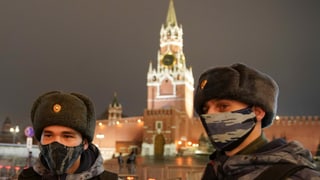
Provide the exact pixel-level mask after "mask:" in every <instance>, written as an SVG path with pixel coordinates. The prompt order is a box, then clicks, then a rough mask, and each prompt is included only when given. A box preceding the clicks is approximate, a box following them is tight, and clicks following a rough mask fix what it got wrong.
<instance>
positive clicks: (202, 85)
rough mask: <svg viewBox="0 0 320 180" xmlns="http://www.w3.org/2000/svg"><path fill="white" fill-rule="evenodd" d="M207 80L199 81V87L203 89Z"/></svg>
mask: <svg viewBox="0 0 320 180" xmlns="http://www.w3.org/2000/svg"><path fill="white" fill-rule="evenodd" d="M207 82H208V80H206V79H205V80H202V81H201V83H200V89H201V90H203V89H204V87H205V86H206V84H207Z"/></svg>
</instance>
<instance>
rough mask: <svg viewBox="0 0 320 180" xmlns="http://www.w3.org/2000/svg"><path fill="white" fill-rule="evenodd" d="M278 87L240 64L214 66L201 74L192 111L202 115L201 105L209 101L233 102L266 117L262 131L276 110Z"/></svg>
mask: <svg viewBox="0 0 320 180" xmlns="http://www.w3.org/2000/svg"><path fill="white" fill-rule="evenodd" d="M278 93H279V88H278V85H277V83H276V82H275V81H274V80H273V79H272V78H271V77H270V76H268V75H267V74H264V73H262V72H260V71H258V70H256V69H253V68H250V67H248V66H246V65H244V64H239V63H238V64H233V65H231V66H227V67H216V68H212V69H209V70H207V71H205V72H204V73H202V74H201V76H200V78H199V82H198V86H197V89H196V92H195V97H194V107H195V110H196V112H197V113H198V114H199V115H201V114H203V113H204V112H203V106H204V104H205V103H206V102H207V101H209V100H211V99H230V100H237V101H240V102H243V103H246V104H248V105H254V106H259V107H261V108H262V109H263V110H264V111H265V112H266V115H265V117H264V118H263V119H262V128H264V127H267V126H269V125H270V124H272V121H273V119H274V116H275V114H276V111H277V101H278Z"/></svg>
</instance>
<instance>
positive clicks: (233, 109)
mask: <svg viewBox="0 0 320 180" xmlns="http://www.w3.org/2000/svg"><path fill="white" fill-rule="evenodd" d="M278 91H279V90H278V85H277V84H276V82H275V81H274V80H273V79H272V78H271V77H270V76H268V75H266V74H264V73H262V72H260V71H258V70H256V69H254V68H251V67H248V66H246V65H244V64H233V65H231V66H226V67H216V68H212V69H209V70H207V71H206V72H204V73H202V75H201V76H200V78H199V84H198V86H197V88H196V92H195V98H194V106H195V110H196V112H197V113H198V114H199V116H200V119H201V122H202V125H203V127H204V128H205V130H206V132H207V134H208V136H209V138H210V140H211V142H212V144H213V145H214V147H215V149H216V151H215V152H214V153H213V154H211V155H210V162H209V163H208V164H207V166H206V169H205V172H204V174H203V177H202V179H205V180H207V179H208V180H213V179H250V180H251V179H285V178H286V177H290V178H291V179H320V173H319V172H318V171H316V170H314V169H315V165H314V163H313V162H312V156H311V153H310V151H309V150H307V149H305V148H304V147H302V145H301V144H300V143H298V142H296V141H293V142H286V141H285V140H284V139H276V140H273V141H271V142H269V141H268V140H267V139H266V138H265V136H264V134H263V128H266V127H268V126H270V125H271V124H272V121H273V119H274V116H275V114H276V110H277V99H278Z"/></svg>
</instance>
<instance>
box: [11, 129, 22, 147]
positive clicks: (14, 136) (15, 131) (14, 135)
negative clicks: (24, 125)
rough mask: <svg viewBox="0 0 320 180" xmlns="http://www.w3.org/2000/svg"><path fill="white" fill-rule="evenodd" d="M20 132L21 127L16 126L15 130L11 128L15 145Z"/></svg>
mask: <svg viewBox="0 0 320 180" xmlns="http://www.w3.org/2000/svg"><path fill="white" fill-rule="evenodd" d="M19 131H20V129H19V126H16V127H15V128H10V132H11V133H12V134H13V138H12V141H13V144H15V143H16V135H17V133H18V132H19Z"/></svg>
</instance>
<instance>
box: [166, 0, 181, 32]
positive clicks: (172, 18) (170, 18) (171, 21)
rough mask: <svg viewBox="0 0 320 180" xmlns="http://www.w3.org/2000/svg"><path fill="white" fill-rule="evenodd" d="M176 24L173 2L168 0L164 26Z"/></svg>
mask: <svg viewBox="0 0 320 180" xmlns="http://www.w3.org/2000/svg"><path fill="white" fill-rule="evenodd" d="M177 24H178V22H177V17H176V12H175V10H174V5H173V0H170V3H169V9H168V14H167V21H166V26H175V25H177Z"/></svg>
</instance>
